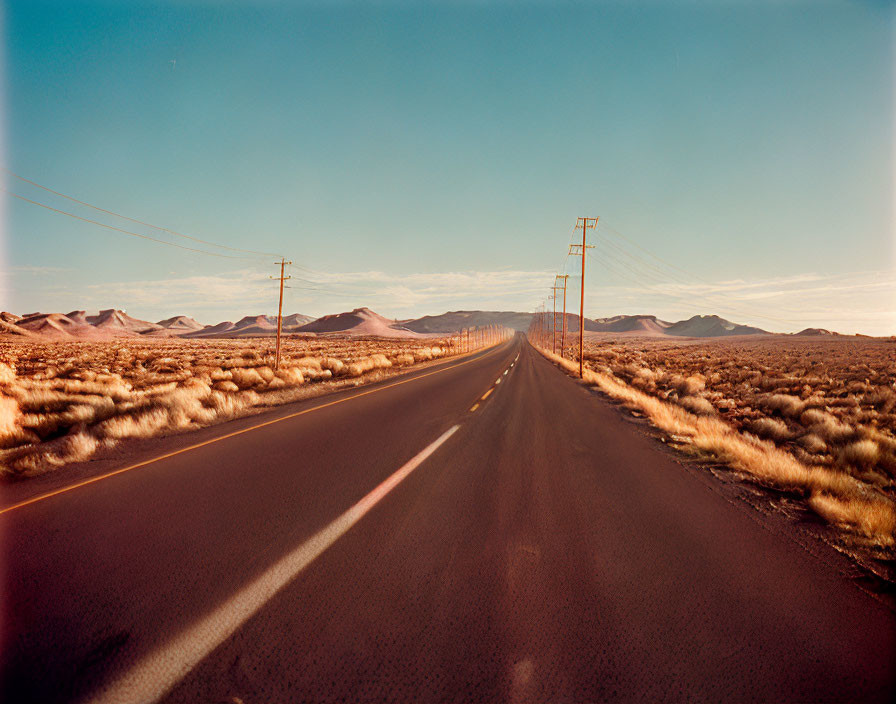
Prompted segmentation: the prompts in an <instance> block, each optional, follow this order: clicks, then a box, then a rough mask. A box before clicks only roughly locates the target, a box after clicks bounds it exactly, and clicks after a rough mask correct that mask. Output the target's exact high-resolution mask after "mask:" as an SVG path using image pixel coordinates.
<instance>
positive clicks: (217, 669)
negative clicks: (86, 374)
mask: <svg viewBox="0 0 896 704" xmlns="http://www.w3.org/2000/svg"><path fill="white" fill-rule="evenodd" d="M159 443H162V444H163V445H164V447H166V448H168V449H166V450H165V451H164V452H160V451H159V449H158V448H159V444H158V443H157V444H156V445H153V446H152V448H154V449H153V450H152V451H153V452H154V455H152V454H147V455H146V456H145V457H144V456H140V457H136V458H134V457H132V458H131V459H130V462H131V463H130V464H126V463H124V462H122V463H121V464H120V465H119V466H118V467H117V469H120V470H123V471H118V472H117V473H114V474H112V473H106V474H102V475H99V476H97V477H94V481H91V482H90V483H85V482H83V477H82V478H81V479H79V480H78V481H77V482H74V481H73V480H72V481H71V483H70V484H69V485H67V486H59V487H57V488H56V489H55V490H54V492H51V493H50V494H49V495H47V494H46V493H45V494H44V495H39V496H36V497H34V498H35V499H36V500H29V501H22V500H19V499H16V500H10V499H9V494H8V490H6V491H7V496H6V503H5V504H4V506H5V508H3V509H2V510H3V512H2V513H0V535H2V548H3V550H4V555H3V561H2V565H3V570H4V573H3V574H2V587H3V593H2V606H3V613H2V624H0V633H2V651H0V699H2V701H5V702H40V703H41V704H47V703H50V702H103V703H105V702H116V703H119V702H156V701H162V702H190V703H193V702H213V703H218V702H220V703H225V702H228V703H231V704H238V703H240V702H243V703H244V704H254V703H256V702H513V703H516V702H604V701H650V702H653V701H689V702H690V701H704V702H722V701H733V702H746V701H760V702H769V701H775V702H779V701H800V702H818V701H835V702H842V701H856V702H858V701H862V702H873V701H882V702H883V701H893V699H894V696H896V666H894V663H896V625H894V624H896V620H894V613H893V611H892V610H891V607H890V606H889V605H888V603H887V602H886V601H884V600H881V599H878V598H876V597H875V596H874V595H873V594H872V593H870V592H869V591H866V590H864V589H862V588H860V585H858V584H857V583H856V580H855V579H854V578H852V576H851V575H849V574H845V573H844V571H843V570H841V569H837V568H836V567H834V566H832V562H831V561H830V560H828V559H825V558H824V556H823V555H821V554H820V553H818V552H817V551H814V550H812V549H811V546H807V544H806V542H805V541H804V540H800V539H798V536H797V534H796V533H797V529H796V528H794V527H793V524H792V522H788V521H786V520H783V519H781V518H780V517H779V518H777V519H776V518H775V516H774V515H771V514H770V515H768V516H767V515H765V514H762V513H760V512H757V511H755V509H753V508H752V507H750V506H748V505H747V504H746V503H745V502H743V501H740V500H738V499H737V498H736V497H734V498H733V497H732V495H731V491H730V487H729V488H728V489H726V488H725V486H724V485H723V483H722V482H721V481H720V480H719V479H717V478H716V477H714V476H713V475H712V474H711V473H709V472H707V471H706V470H705V469H702V468H700V467H695V466H693V465H688V464H682V463H680V462H678V461H676V459H675V457H674V456H673V455H672V454H671V453H670V451H668V450H666V449H665V448H664V447H663V445H662V444H661V443H660V442H659V441H658V440H657V439H656V438H655V437H652V436H651V434H650V433H649V432H645V427H644V426H643V425H639V424H638V423H636V422H633V421H632V420H631V419H630V418H628V417H627V416H626V415H625V414H623V413H621V412H620V410H619V409H618V408H616V407H615V406H613V405H612V404H610V403H609V402H607V401H606V400H604V399H603V398H601V397H600V396H599V395H597V394H596V393H593V392H592V391H590V390H589V389H587V388H586V387H584V386H583V385H582V384H581V383H579V382H578V381H576V380H575V379H572V378H570V377H568V376H567V375H565V374H564V373H562V372H561V371H560V370H558V369H557V368H556V367H555V366H554V365H552V364H551V363H550V362H548V361H547V360H545V359H544V358H543V357H542V356H541V355H539V354H538V353H537V352H536V351H535V350H534V349H533V348H532V347H531V346H530V345H529V344H528V343H527V342H526V340H525V338H524V337H523V336H521V335H518V336H517V337H515V338H513V339H512V340H509V341H507V342H505V343H503V344H501V345H498V346H496V347H493V348H491V349H488V350H484V351H482V352H479V353H477V354H475V355H472V356H468V357H465V358H460V359H453V360H448V361H445V362H441V363H439V364H436V365H432V366H429V367H426V368H424V369H420V370H417V371H412V372H410V373H408V374H406V375H403V376H399V377H393V378H392V379H389V380H385V381H382V382H378V383H377V384H372V385H369V386H365V387H360V388H353V389H348V390H343V391H340V392H337V393H334V394H330V395H328V396H323V397H317V398H314V399H309V400H306V401H302V402H299V403H296V404H291V405H289V406H282V407H279V408H276V409H273V410H271V411H268V412H266V413H264V414H262V415H256V416H252V417H249V418H242V419H238V420H234V421H231V422H228V423H225V424H222V425H218V426H214V427H211V428H205V429H202V430H199V431H197V432H195V433H191V434H188V435H182V436H177V437H174V438H167V439H165V440H164V441H159ZM166 443H167V444H166ZM135 452H137V453H138V454H139V452H147V453H148V452H149V450H145V448H144V450H139V449H138V450H135ZM159 455H162V456H161V457H160V456H159ZM16 501H18V503H16ZM823 547H826V546H823Z"/></svg>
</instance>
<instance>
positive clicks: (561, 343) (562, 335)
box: [554, 274, 569, 357]
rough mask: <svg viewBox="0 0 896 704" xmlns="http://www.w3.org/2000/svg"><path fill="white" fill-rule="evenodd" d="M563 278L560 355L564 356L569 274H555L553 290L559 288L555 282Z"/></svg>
mask: <svg viewBox="0 0 896 704" xmlns="http://www.w3.org/2000/svg"><path fill="white" fill-rule="evenodd" d="M561 279H562V280H563V286H562V288H563V321H562V323H561V324H560V356H561V357H563V356H565V353H566V282H567V280H568V279H569V274H562V275H561V274H557V276H556V277H555V278H554V291H557V290H558V289H560V288H561V287H560V286H557V282H558V281H560V280H561Z"/></svg>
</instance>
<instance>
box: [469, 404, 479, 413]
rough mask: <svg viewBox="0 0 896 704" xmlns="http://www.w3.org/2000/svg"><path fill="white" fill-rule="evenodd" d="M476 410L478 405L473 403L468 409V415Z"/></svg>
mask: <svg viewBox="0 0 896 704" xmlns="http://www.w3.org/2000/svg"><path fill="white" fill-rule="evenodd" d="M477 408H479V404H478V403H474V404H473V407H472V408H471V409H470V413H472V412H473V411H475V410H476V409H477Z"/></svg>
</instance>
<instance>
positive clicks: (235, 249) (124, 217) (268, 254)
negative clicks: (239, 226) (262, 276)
mask: <svg viewBox="0 0 896 704" xmlns="http://www.w3.org/2000/svg"><path fill="white" fill-rule="evenodd" d="M3 170H4V171H5V172H6V173H8V174H9V175H11V176H14V177H15V178H17V179H19V180H20V181H24V182H25V183H30V184H31V185H32V186H37V187H38V188H41V189H43V190H45V191H47V192H48V193H52V194H53V195H57V196H59V197H60V198H65V199H66V200H70V201H72V202H73V203H78V204H79V205H85V206H87V207H88V208H93V209H94V210H98V211H100V212H101V213H106V214H107V215H113V216H115V217H117V218H121V219H122V220H129V221H130V222H135V223H137V224H138V225H145V226H146V227H151V228H153V229H154V230H161V231H162V232H167V233H168V234H170V235H175V236H177V237H183V238H184V239H188V240H192V241H193V242H201V243H202V244H207V245H210V246H212V247H220V248H221V249H228V250H230V251H232V252H245V253H247V254H257V255H259V256H263V257H279V256H280V255H279V254H274V253H272V252H258V251H256V250H254V249H241V248H240V247H230V246H228V245H226V244H218V243H217V242H209V241H208V240H203V239H199V238H198V237H193V236H191V235H185V234H183V233H181V232H177V231H175V230H171V229H169V228H167V227H162V226H160V225H153V224H152V223H150V222H144V221H143V220H137V219H136V218H131V217H128V216H127V215H122V214H121V213H116V212H115V211H114V210H106V209H105V208H101V207H99V206H98V205H93V204H92V203H87V202H86V201H83V200H78V199H77V198H74V197H72V196H68V195H66V194H65V193H60V192H59V191H54V190H53V189H52V188H48V187H47V186H42V185H41V184H39V183H37V182H36V181H32V180H31V179H27V178H25V177H24V176H20V175H19V174H17V173H16V172H15V171H12V170H11V169H8V168H6V167H5V166H4V167H3ZM7 193H11V191H7ZM12 195H16V194H15V193H12ZM16 197H17V198H22V196H16ZM22 200H27V198H22ZM29 202H31V203H35V202H36V201H29ZM37 205H40V203H37ZM44 207H47V208H49V206H44ZM51 210H52V208H51ZM56 212H64V211H61V210H57V211H56ZM73 217H77V216H73ZM81 219H84V218H81ZM88 222H93V221H91V220H88ZM116 229H117V228H116ZM148 239H152V238H148ZM159 241H160V240H159ZM194 251H199V250H194ZM219 256H224V255H219Z"/></svg>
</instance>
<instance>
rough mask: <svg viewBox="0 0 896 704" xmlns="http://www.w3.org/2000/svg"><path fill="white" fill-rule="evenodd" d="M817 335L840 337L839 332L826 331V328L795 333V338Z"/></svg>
mask: <svg viewBox="0 0 896 704" xmlns="http://www.w3.org/2000/svg"><path fill="white" fill-rule="evenodd" d="M815 335H825V336H828V337H835V336H836V337H839V336H840V333H839V332H831V331H830V330H825V329H824V328H806V329H805V330H800V331H799V332H796V333H794V336H795V337H809V336H815Z"/></svg>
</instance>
